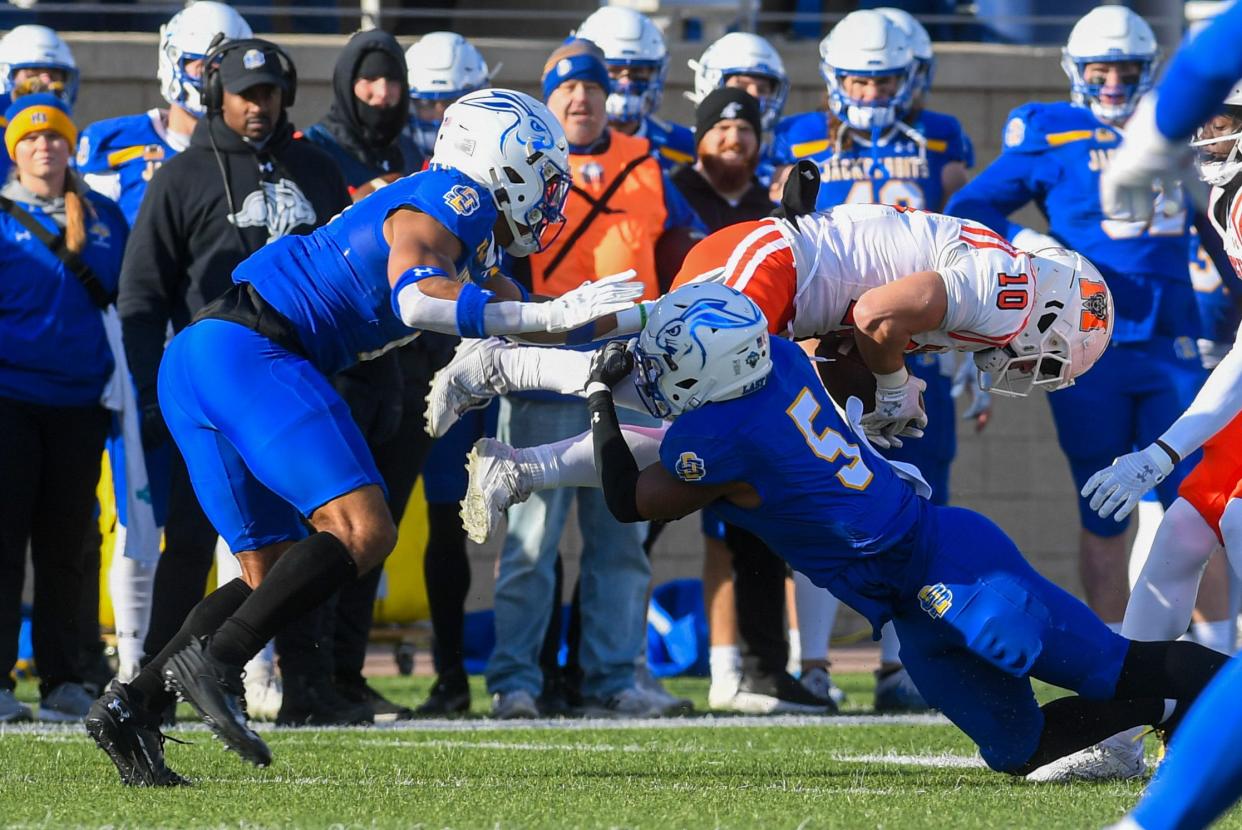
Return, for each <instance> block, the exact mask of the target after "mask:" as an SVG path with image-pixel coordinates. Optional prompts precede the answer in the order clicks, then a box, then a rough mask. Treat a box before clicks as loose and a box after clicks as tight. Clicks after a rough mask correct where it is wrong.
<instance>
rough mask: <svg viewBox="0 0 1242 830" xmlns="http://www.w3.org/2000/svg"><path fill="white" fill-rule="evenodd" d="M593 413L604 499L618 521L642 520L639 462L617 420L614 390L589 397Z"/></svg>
mask: <svg viewBox="0 0 1242 830" xmlns="http://www.w3.org/2000/svg"><path fill="white" fill-rule="evenodd" d="M587 409H588V410H589V411H590V413H591V441H592V443H593V444H594V445H595V470H596V472H597V473H599V480H600V485H601V486H602V487H603V490H604V503H605V504H607V505H608V510H609V511H610V512H611V513H612V515H613V516H614V517H615V518H616V520H617V521H619V522H641V521H643V520H644V516H642V514H640V513H639V512H638V472H639V471H638V463H637V462H636V461H635V460H634V453H633V452H631V451H630V446H629V444H627V443H625V436H624V435H622V434H621V424H620V423H618V421H617V409H616V406H614V405H613V402H612V392H608V391H598V392H593V393H591V396H590V397H589V398H587Z"/></svg>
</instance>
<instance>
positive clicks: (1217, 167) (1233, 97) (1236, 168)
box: [1190, 81, 1242, 187]
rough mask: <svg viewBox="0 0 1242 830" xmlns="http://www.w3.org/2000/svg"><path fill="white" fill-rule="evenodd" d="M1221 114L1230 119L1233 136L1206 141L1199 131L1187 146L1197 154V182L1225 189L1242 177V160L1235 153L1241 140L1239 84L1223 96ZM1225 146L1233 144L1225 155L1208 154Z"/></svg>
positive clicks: (1240, 89) (1241, 116)
mask: <svg viewBox="0 0 1242 830" xmlns="http://www.w3.org/2000/svg"><path fill="white" fill-rule="evenodd" d="M1222 114H1223V115H1228V116H1231V117H1232V118H1233V121H1234V126H1235V130H1234V132H1232V133H1229V134H1228V135H1221V136H1213V137H1211V138H1205V137H1204V135H1203V127H1200V128H1199V129H1198V130H1197V131H1196V132H1195V138H1194V141H1191V142H1190V146H1191V147H1194V148H1195V151H1196V153H1197V154H1198V162H1199V178H1201V179H1203V181H1205V182H1207V183H1208V184H1210V185H1215V186H1216V187H1224V186H1225V185H1227V184H1229V183H1230V182H1231V181H1233V180H1234V178H1235V177H1236V176H1237V175H1238V173H1242V156H1240V154H1239V152H1238V139H1240V138H1242V81H1240V82H1238V83H1237V84H1234V87H1233V89H1231V90H1229V94H1228V95H1227V96H1225V103H1224V112H1223V113H1222ZM1224 142H1232V143H1231V144H1230V145H1229V152H1228V153H1226V154H1225V155H1223V156H1222V155H1220V154H1219V153H1216V152H1211V151H1209V150H1208V148H1209V147H1212V146H1215V145H1217V144H1221V143H1224Z"/></svg>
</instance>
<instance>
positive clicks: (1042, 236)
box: [1013, 228, 1064, 254]
mask: <svg viewBox="0 0 1242 830" xmlns="http://www.w3.org/2000/svg"><path fill="white" fill-rule="evenodd" d="M1013 246H1014V247H1015V248H1017V249H1018V250H1019V251H1026V252H1027V253H1032V254H1033V253H1035V252H1036V251H1042V250H1043V249H1044V248H1061V247H1064V246H1063V245H1062V244H1061V243H1060V242H1057V241H1056V240H1055V239H1053V238H1052V237H1051V236H1049V235H1048V234H1046V233H1040V232H1039V231H1036V230H1032V229H1030V228H1023V229H1022V230H1020V231H1018V232H1017V233H1015V234H1014V235H1013Z"/></svg>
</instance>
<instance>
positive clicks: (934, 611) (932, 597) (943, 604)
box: [919, 582, 953, 620]
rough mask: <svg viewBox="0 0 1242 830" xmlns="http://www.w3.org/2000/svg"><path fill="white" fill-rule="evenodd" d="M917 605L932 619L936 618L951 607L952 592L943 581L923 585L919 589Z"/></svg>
mask: <svg viewBox="0 0 1242 830" xmlns="http://www.w3.org/2000/svg"><path fill="white" fill-rule="evenodd" d="M919 606H920V607H921V608H922V609H923V610H924V611H926V612H927V614H928V616H930V617H931V618H932V619H934V620H938V619H940V618H941V617H943V616H944V615H945V613H946V612H947V611H948V610H949V609H950V608H952V607H953V592H952V591H951V590H949V586H947V585H945V584H944V583H943V582H937V583H936V584H935V585H924V586H923V587H922V588H920V589H919Z"/></svg>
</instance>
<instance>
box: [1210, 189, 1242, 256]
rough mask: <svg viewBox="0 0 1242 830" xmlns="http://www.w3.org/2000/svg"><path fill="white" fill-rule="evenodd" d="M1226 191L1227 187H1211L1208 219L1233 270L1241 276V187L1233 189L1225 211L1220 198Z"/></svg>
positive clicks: (1227, 190)
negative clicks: (1223, 247)
mask: <svg viewBox="0 0 1242 830" xmlns="http://www.w3.org/2000/svg"><path fill="white" fill-rule="evenodd" d="M1228 192H1229V188H1223V187H1213V188H1212V195H1211V196H1210V197H1209V198H1208V219H1209V220H1210V221H1211V223H1212V227H1213V228H1215V229H1216V232H1217V233H1219V234H1220V238H1221V241H1222V242H1224V244H1225V253H1226V254H1228V255H1229V262H1230V263H1231V264H1232V265H1233V270H1234V272H1235V273H1236V274H1237V275H1238V276H1239V277H1242V188H1238V189H1235V190H1233V198H1232V201H1230V202H1229V209H1228V211H1225V210H1222V205H1221V204H1220V200H1221V199H1222V198H1223V197H1224V196H1225V194H1226V193H1228ZM1221 216H1223V217H1224V218H1225V224H1224V225H1222V224H1221V221H1220V217H1221Z"/></svg>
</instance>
